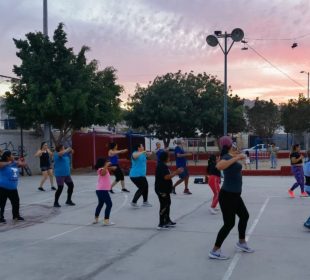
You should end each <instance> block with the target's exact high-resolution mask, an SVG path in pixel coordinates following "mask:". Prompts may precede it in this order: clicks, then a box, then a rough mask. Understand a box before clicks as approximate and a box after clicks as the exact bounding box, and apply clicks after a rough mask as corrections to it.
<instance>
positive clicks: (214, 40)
mask: <svg viewBox="0 0 310 280" xmlns="http://www.w3.org/2000/svg"><path fill="white" fill-rule="evenodd" d="M214 34H215V36H214V35H208V36H207V38H206V40H207V43H208V45H209V46H211V47H215V46H217V45H219V46H220V48H221V50H222V52H223V54H224V93H223V94H224V106H223V109H224V120H223V123H224V124H223V130H224V131H223V132H224V135H227V55H228V53H229V51H230V49H231V47H232V46H233V44H234V42H239V41H241V40H242V39H243V37H244V33H243V31H242V29H240V28H236V29H234V30H233V31H232V32H231V34H228V33H227V32H226V31H225V33H224V34H222V31H214ZM218 38H223V39H224V49H223V47H222V46H221V44H220V43H219V41H218ZM227 38H232V40H233V41H232V43H231V45H230V46H229V48H228V49H227Z"/></svg>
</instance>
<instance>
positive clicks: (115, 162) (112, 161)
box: [109, 154, 118, 165]
mask: <svg viewBox="0 0 310 280" xmlns="http://www.w3.org/2000/svg"><path fill="white" fill-rule="evenodd" d="M109 159H110V162H111V164H112V165H116V164H118V155H117V154H116V155H114V156H111V157H109Z"/></svg>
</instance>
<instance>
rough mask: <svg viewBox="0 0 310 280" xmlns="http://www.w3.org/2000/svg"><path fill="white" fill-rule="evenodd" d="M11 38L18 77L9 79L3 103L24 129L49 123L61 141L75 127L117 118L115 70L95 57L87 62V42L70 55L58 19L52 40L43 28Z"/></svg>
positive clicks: (71, 51) (58, 140) (117, 97)
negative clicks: (101, 67) (18, 61)
mask: <svg viewBox="0 0 310 280" xmlns="http://www.w3.org/2000/svg"><path fill="white" fill-rule="evenodd" d="M13 40H14V43H15V45H16V48H17V49H18V52H17V56H18V57H19V58H20V59H21V61H22V63H21V65H20V66H16V65H14V69H13V72H14V73H15V74H16V75H17V77H19V78H20V80H13V86H12V92H11V93H7V94H6V97H5V106H6V109H7V111H8V113H9V114H10V115H12V116H15V118H16V120H17V122H18V123H19V124H20V125H21V126H22V127H25V126H27V127H29V126H36V125H40V124H42V123H46V122H48V123H50V124H51V125H52V126H53V128H55V129H58V130H59V135H58V138H57V139H54V142H55V143H60V142H61V141H62V139H63V138H64V137H66V135H68V134H69V133H70V132H71V131H72V130H74V129H79V128H81V127H83V126H89V125H91V124H99V125H106V124H109V123H113V122H116V121H117V120H118V117H119V112H120V108H119V105H120V99H119V96H120V93H121V92H122V90H123V88H122V87H121V86H120V85H117V84H116V79H117V78H116V70H115V69H114V68H113V67H107V68H105V69H104V70H102V71H99V70H98V64H97V62H96V61H95V60H93V61H91V62H90V63H87V61H86V56H85V54H86V52H87V51H88V50H89V48H88V47H86V46H83V47H82V48H81V50H80V51H79V52H78V54H74V52H73V49H72V48H68V47H66V43H67V35H66V33H65V32H64V30H63V24H62V23H60V24H59V25H58V27H57V29H56V30H55V32H54V35H53V41H51V40H50V39H49V38H48V37H47V36H44V35H43V34H42V33H41V32H37V33H28V34H26V40H17V39H13Z"/></svg>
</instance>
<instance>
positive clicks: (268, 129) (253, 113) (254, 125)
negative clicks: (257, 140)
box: [246, 98, 280, 138]
mask: <svg viewBox="0 0 310 280" xmlns="http://www.w3.org/2000/svg"><path fill="white" fill-rule="evenodd" d="M246 113H247V118H248V128H249V130H251V131H253V132H254V133H255V135H258V136H259V137H261V138H271V137H272V136H273V134H274V133H275V131H276V129H277V128H279V126H280V111H279V108H278V106H277V105H276V104H275V103H274V102H273V101H272V100H270V101H265V100H259V99H258V98H256V100H255V103H254V106H253V107H252V108H249V107H247V108H246Z"/></svg>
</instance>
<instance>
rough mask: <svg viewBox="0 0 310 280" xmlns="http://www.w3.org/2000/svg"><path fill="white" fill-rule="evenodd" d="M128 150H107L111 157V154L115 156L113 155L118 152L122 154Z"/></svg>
mask: <svg viewBox="0 0 310 280" xmlns="http://www.w3.org/2000/svg"><path fill="white" fill-rule="evenodd" d="M127 151H128V150H127V149H124V150H116V151H113V150H109V153H108V154H109V157H112V156H115V155H118V154H123V153H126V152H127Z"/></svg>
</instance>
